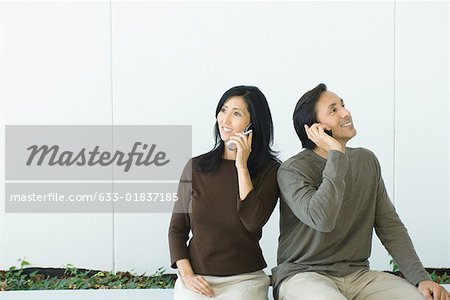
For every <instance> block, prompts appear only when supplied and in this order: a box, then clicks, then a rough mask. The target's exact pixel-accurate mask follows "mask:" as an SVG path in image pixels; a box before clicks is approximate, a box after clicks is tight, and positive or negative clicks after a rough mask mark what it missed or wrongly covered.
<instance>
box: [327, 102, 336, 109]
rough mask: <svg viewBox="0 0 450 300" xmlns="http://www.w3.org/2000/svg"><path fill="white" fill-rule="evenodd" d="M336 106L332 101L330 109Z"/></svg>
mask: <svg viewBox="0 0 450 300" xmlns="http://www.w3.org/2000/svg"><path fill="white" fill-rule="evenodd" d="M335 106H336V103H332V104H330V105H329V106H328V110H330V109H332V108H334V107H335Z"/></svg>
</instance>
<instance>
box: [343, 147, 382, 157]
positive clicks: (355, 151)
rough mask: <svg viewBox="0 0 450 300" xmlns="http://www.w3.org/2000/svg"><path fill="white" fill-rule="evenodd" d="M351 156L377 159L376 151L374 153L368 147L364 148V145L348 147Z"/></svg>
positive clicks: (347, 150)
mask: <svg viewBox="0 0 450 300" xmlns="http://www.w3.org/2000/svg"><path fill="white" fill-rule="evenodd" d="M345 151H346V152H347V153H348V155H349V156H351V157H352V158H361V159H368V158H371V159H377V157H376V155H375V153H373V152H372V151H371V150H369V149H367V148H363V147H358V148H350V147H346V150H345Z"/></svg>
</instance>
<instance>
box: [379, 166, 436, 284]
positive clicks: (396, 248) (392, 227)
mask: <svg viewBox="0 0 450 300" xmlns="http://www.w3.org/2000/svg"><path fill="white" fill-rule="evenodd" d="M375 162H376V166H377V167H378V176H379V180H378V186H377V205H376V214H375V225H374V226H375V232H376V234H377V236H378V237H379V238H380V240H381V242H382V244H383V245H384V247H385V248H386V250H387V251H388V252H389V254H390V255H391V256H392V257H393V259H394V260H395V261H396V262H397V263H398V265H399V267H400V271H401V272H402V273H403V275H405V277H406V279H407V280H408V281H409V282H410V283H412V284H413V285H417V284H418V283H419V282H421V281H423V280H430V279H431V277H430V275H429V274H428V272H427V271H426V270H425V269H424V267H423V265H422V263H421V262H420V259H419V257H418V255H417V253H416V251H415V250H414V246H413V243H412V241H411V238H410V237H409V235H408V231H407V229H406V227H405V225H403V223H402V221H401V220H400V218H399V216H398V214H397V213H396V211H395V208H394V205H393V204H392V202H391V200H390V199H389V196H388V195H387V191H386V188H385V185H384V181H383V179H382V177H381V170H380V167H379V163H378V160H377V159H376V158H375Z"/></svg>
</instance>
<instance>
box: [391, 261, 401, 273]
mask: <svg viewBox="0 0 450 300" xmlns="http://www.w3.org/2000/svg"><path fill="white" fill-rule="evenodd" d="M389 264H390V265H391V267H392V272H393V273H395V272H399V271H400V268H399V266H398V264H397V263H396V262H395V260H394V259H393V258H392V257H391V258H390V259H389Z"/></svg>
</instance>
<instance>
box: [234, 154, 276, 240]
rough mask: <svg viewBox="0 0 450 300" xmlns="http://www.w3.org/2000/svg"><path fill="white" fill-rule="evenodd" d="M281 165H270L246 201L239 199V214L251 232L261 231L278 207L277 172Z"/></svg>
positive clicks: (259, 177) (260, 176)
mask: <svg viewBox="0 0 450 300" xmlns="http://www.w3.org/2000/svg"><path fill="white" fill-rule="evenodd" d="M279 166H280V164H279V163H277V162H274V163H273V164H270V165H269V166H268V167H266V168H265V170H264V171H263V172H262V174H260V175H259V176H258V179H257V180H256V182H255V183H256V186H254V187H253V189H252V190H251V191H250V193H248V195H247V197H245V199H244V200H240V199H239V197H237V212H238V216H239V218H240V219H241V222H242V224H243V225H244V226H245V228H246V229H247V230H248V231H249V232H257V231H258V230H261V228H262V227H263V226H264V224H266V223H267V221H268V220H269V217H270V215H271V214H272V212H273V210H274V209H275V206H276V205H277V200H278V195H279V189H278V184H277V171H278V168H279Z"/></svg>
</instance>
